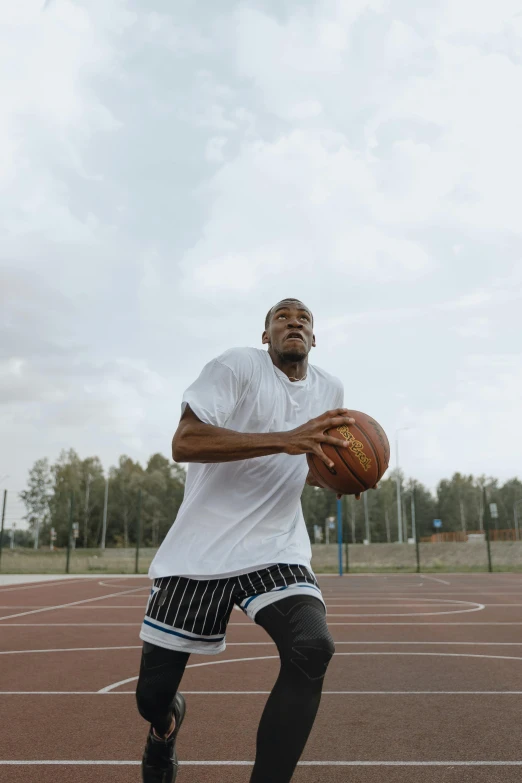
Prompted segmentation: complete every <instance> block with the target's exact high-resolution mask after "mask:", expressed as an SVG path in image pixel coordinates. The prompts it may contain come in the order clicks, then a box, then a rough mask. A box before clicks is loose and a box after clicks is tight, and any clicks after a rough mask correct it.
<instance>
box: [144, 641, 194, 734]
mask: <svg viewBox="0 0 522 783" xmlns="http://www.w3.org/2000/svg"><path fill="white" fill-rule="evenodd" d="M189 657H190V653H185V652H180V651H178V650H167V649H166V648H165V647H158V646H156V645H154V644H149V643H148V642H144V644H143V650H142V654H141V666H140V676H139V678H138V685H137V687H136V701H137V704H138V710H139V713H140V715H141V716H142V718H145V720H146V721H148V723H150V724H151V725H152V728H153V729H154V732H155V734H156V735H157V736H158V737H166V736H167V735H169V734H170V733H171V731H172V730H173V728H174V725H173V722H174V715H173V709H174V697H175V696H176V692H177V690H178V687H179V684H180V682H181V678H182V677H183V673H184V671H185V666H186V665H187V661H188V659H189Z"/></svg>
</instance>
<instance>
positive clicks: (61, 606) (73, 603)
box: [0, 587, 142, 624]
mask: <svg viewBox="0 0 522 783" xmlns="http://www.w3.org/2000/svg"><path fill="white" fill-rule="evenodd" d="M141 589H142V588H141V587H135V588H134V589H132V590H124V591H123V592H120V593H111V594H110V595H100V596H98V597H97V598H84V599H83V600H82V601H71V602H70V603H67V604H59V605H58V606H46V607H44V608H43V609H31V611H30V612H19V613H18V614H8V615H6V616H5V617H0V624H1V621H2V620H13V619H14V618H15V617H26V616H27V615H29V614H39V613H40V612H51V611H54V610H55V609H68V608H69V607H70V606H79V605H80V604H86V603H92V602H93V601H103V600H104V599H105V598H115V597H116V596H117V595H128V593H135V592H136V591H137V590H141Z"/></svg>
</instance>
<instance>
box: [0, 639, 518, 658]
mask: <svg viewBox="0 0 522 783" xmlns="http://www.w3.org/2000/svg"><path fill="white" fill-rule="evenodd" d="M334 643H335V645H336V646H337V645H341V644H346V645H351V646H353V645H376V644H382V645H384V646H390V647H391V646H394V645H398V644H402V645H406V646H410V645H419V644H422V645H427V646H429V647H431V646H432V645H439V646H444V647H446V646H453V647H463V646H469V647H522V642H403V641H401V642H383V641H379V642H340V641H335V642H334ZM228 647H275V644H274V642H227V648H228ZM141 648H142V645H140V644H129V645H124V646H120V647H54V648H50V649H45V650H40V649H39V650H2V651H0V655H29V654H37V653H62V652H64V653H65V652H105V651H106V650H141Z"/></svg>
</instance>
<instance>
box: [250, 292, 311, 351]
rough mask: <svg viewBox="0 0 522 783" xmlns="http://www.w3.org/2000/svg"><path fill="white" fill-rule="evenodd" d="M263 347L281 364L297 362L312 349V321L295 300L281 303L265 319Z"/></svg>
mask: <svg viewBox="0 0 522 783" xmlns="http://www.w3.org/2000/svg"><path fill="white" fill-rule="evenodd" d="M262 339H263V345H269V346H270V348H271V349H272V350H273V351H274V353H275V354H276V355H277V356H279V358H280V359H282V360H283V361H285V362H300V361H302V360H303V359H305V358H306V357H307V356H308V354H309V353H310V350H311V349H312V348H313V347H315V336H314V317H313V315H312V313H311V311H310V310H309V308H308V307H307V306H306V305H305V304H303V303H302V302H301V301H299V299H282V300H281V301H280V302H278V303H277V304H275V305H274V306H273V307H271V308H270V310H269V311H268V313H267V315H266V318H265V331H264V332H263V338H262Z"/></svg>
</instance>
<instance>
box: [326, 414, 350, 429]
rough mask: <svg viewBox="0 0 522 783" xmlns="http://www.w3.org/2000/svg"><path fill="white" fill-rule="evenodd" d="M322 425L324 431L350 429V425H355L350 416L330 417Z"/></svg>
mask: <svg viewBox="0 0 522 783" xmlns="http://www.w3.org/2000/svg"><path fill="white" fill-rule="evenodd" d="M324 424H325V427H324V428H325V430H328V429H330V428H331V427H351V426H352V424H355V419H354V418H352V417H351V416H331V417H330V418H328V419H326V421H325V422H324Z"/></svg>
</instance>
